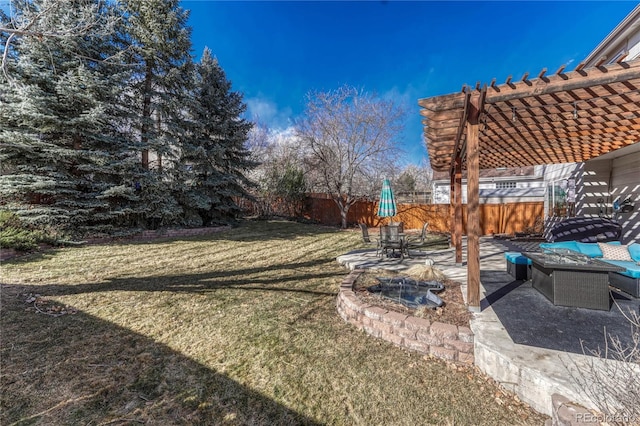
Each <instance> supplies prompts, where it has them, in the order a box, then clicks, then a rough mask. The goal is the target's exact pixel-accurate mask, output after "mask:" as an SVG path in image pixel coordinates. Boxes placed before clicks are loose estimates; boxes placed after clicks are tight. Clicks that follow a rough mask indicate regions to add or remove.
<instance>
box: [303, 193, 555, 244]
mask: <svg viewBox="0 0 640 426" xmlns="http://www.w3.org/2000/svg"><path fill="white" fill-rule="evenodd" d="M305 204H306V206H305V210H304V212H303V214H304V216H305V218H307V219H310V220H313V221H316V222H319V223H322V224H325V225H336V226H339V225H340V210H339V209H338V206H337V205H336V203H335V202H334V201H333V200H330V199H326V198H308V199H307V202H306V203H305ZM479 207H480V230H481V232H482V234H483V235H488V234H494V233H495V234H513V233H515V232H523V231H525V230H527V229H529V228H533V227H535V226H536V224H537V223H536V219H538V218H539V219H538V221H540V220H541V219H542V218H543V217H544V203H543V202H527V203H506V204H480V206H479ZM377 211H378V203H377V202H372V201H358V202H356V203H355V204H354V205H353V206H352V207H351V208H350V209H349V214H348V215H347V222H348V223H349V224H353V225H355V224H356V223H365V224H366V225H367V226H370V227H378V226H380V225H384V224H387V223H389V222H390V221H391V218H386V217H385V218H380V217H378V216H377V215H376V213H377ZM393 221H396V222H398V221H401V222H404V227H405V229H420V228H421V227H422V224H423V223H424V222H429V230H431V231H436V232H449V231H450V230H451V221H452V217H451V215H450V211H449V205H448V204H398V214H397V215H396V216H394V217H393ZM538 223H539V222H538ZM462 232H463V233H464V234H466V232H467V206H466V205H462Z"/></svg>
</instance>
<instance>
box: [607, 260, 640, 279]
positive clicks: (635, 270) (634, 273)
mask: <svg viewBox="0 0 640 426" xmlns="http://www.w3.org/2000/svg"><path fill="white" fill-rule="evenodd" d="M603 261H604V262H607V263H611V264H613V265H616V266H620V267H621V268H626V269H627V270H626V271H624V272H618V274H622V275H625V276H627V277H631V278H640V265H638V264H637V263H635V262H630V261H628V260H609V259H603Z"/></svg>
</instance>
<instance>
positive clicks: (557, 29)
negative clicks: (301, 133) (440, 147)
mask: <svg viewBox="0 0 640 426" xmlns="http://www.w3.org/2000/svg"><path fill="white" fill-rule="evenodd" d="M636 4H637V3H636V2H630V1H606V2H605V1H603V2H598V1H589V2H577V1H565V2H553V1H544V2H508V1H500V2H479V1H476V2H456V1H448V2H434V1H406V2H400V1H394V0H390V1H356V2H343V1H319V2H314V1H291V2H285V1H258V2H251V1H225V2H222V1H187V0H184V1H183V2H182V5H183V7H184V8H185V9H190V10H191V17H190V22H189V23H190V25H191V26H192V28H193V35H192V40H193V44H194V53H195V55H196V56H197V57H199V56H200V54H201V53H202V50H203V48H204V47H205V46H208V47H209V48H210V49H211V50H212V52H213V54H214V55H215V56H216V57H217V58H218V60H219V63H220V65H221V66H222V67H223V69H224V70H225V72H226V74H227V78H228V79H229V80H231V81H232V83H233V89H234V90H237V91H240V92H242V93H244V99H245V102H246V103H247V105H248V107H249V111H248V113H249V117H248V118H255V117H257V118H258V119H259V120H260V121H262V122H264V123H266V124H267V125H268V126H270V127H271V128H273V129H285V128H286V127H287V126H290V125H291V124H292V123H293V121H294V120H295V119H296V118H297V117H299V115H300V114H301V113H302V112H303V110H304V104H305V95H306V94H307V93H308V92H309V91H312V90H321V91H327V90H332V89H335V88H337V87H339V86H341V85H343V84H348V85H351V86H355V87H358V88H361V89H364V90H365V91H368V92H375V93H377V94H379V95H381V96H392V97H393V98H394V99H395V100H396V101H397V102H399V103H403V104H404V105H406V108H407V119H406V131H405V132H404V135H403V140H402V141H400V144H401V146H402V148H403V149H404V150H405V152H406V156H405V162H406V163H416V164H417V163H419V162H420V161H421V159H422V158H423V157H426V156H427V153H426V149H425V147H424V144H423V142H422V124H421V117H420V114H419V107H418V106H417V100H418V99H419V98H423V97H430V96H435V95H442V94H447V93H453V92H456V91H459V90H460V89H461V87H462V85H463V84H464V83H467V84H472V85H473V84H475V83H476V82H477V81H480V82H482V83H489V82H490V81H491V79H493V78H496V79H497V82H498V83H503V82H504V81H505V79H506V78H507V77H508V76H509V75H513V77H514V78H520V77H522V75H523V74H524V73H525V72H529V73H531V74H537V73H538V72H539V71H540V70H541V69H542V68H547V69H548V72H549V73H552V72H555V71H556V70H557V69H558V68H559V67H560V66H561V65H563V64H568V66H567V69H568V70H571V69H573V67H575V66H576V65H577V64H578V62H579V61H580V60H581V59H583V58H584V57H586V56H587V55H588V54H589V53H590V52H591V51H592V50H593V49H594V48H595V47H596V45H597V44H598V43H599V42H600V41H601V40H602V39H603V38H604V37H606V36H607V34H609V32H610V31H611V30H612V29H613V28H614V27H615V26H616V25H617V24H618V23H619V22H620V21H621V20H622V19H624V17H625V16H626V15H627V14H628V13H629V12H630V11H631V10H632V9H633V8H634V7H635V6H636Z"/></svg>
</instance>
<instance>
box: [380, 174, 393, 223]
mask: <svg viewBox="0 0 640 426" xmlns="http://www.w3.org/2000/svg"><path fill="white" fill-rule="evenodd" d="M396 213H397V208H396V199H395V198H394V197H393V191H392V190H391V183H390V182H389V179H385V180H383V181H382V191H381V192H380V204H379V205H378V216H379V217H393V216H395V215H396Z"/></svg>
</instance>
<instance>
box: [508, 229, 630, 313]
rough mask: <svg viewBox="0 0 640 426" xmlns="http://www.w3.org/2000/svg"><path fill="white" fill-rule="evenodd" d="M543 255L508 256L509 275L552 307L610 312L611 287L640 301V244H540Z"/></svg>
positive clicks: (516, 254) (573, 242)
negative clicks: (526, 284) (527, 283)
mask: <svg viewBox="0 0 640 426" xmlns="http://www.w3.org/2000/svg"><path fill="white" fill-rule="evenodd" d="M540 249H541V251H540V252H525V253H519V252H506V253H505V259H506V262H507V272H508V273H509V274H511V275H512V276H513V277H514V278H515V279H517V280H529V279H530V280H531V282H532V286H533V287H534V288H535V289H537V290H538V291H540V292H541V293H542V294H543V295H545V297H547V298H548V299H549V300H550V301H551V302H552V303H553V304H555V305H560V306H574V307H581V308H589V309H601V310H609V309H610V307H611V297H610V294H609V285H611V286H613V287H616V288H618V289H620V290H622V291H624V292H626V293H628V294H630V295H631V296H633V297H636V298H637V297H640V244H636V243H634V244H629V245H621V244H620V243H619V242H609V243H582V242H578V241H563V242H555V243H541V244H540Z"/></svg>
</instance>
